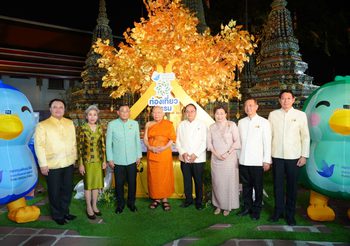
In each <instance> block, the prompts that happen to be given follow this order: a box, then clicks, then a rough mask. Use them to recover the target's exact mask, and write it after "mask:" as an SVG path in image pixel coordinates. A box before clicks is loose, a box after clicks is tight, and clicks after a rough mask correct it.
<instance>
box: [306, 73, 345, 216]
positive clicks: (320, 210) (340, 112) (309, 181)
mask: <svg viewBox="0 0 350 246" xmlns="http://www.w3.org/2000/svg"><path fill="white" fill-rule="evenodd" d="M304 111H305V113H306V114H307V117H308V122H309V128H310V137H311V148H310V158H309V159H308V162H307V164H306V165H305V166H304V167H303V168H302V170H301V171H302V172H301V181H302V182H303V183H304V184H305V185H307V186H308V187H309V188H310V189H311V194H310V205H309V207H308V209H307V214H308V216H309V217H310V218H311V219H312V220H315V221H333V220H334V219H335V213H334V211H333V209H332V208H330V207H329V206H328V199H329V197H332V198H340V199H345V200H350V76H345V77H342V76H337V77H336V78H335V81H333V82H329V83H327V84H325V85H323V86H321V87H319V88H318V89H317V90H316V91H314V92H313V93H312V94H311V95H310V96H309V97H308V99H307V101H306V102H305V105H304ZM347 215H348V217H349V218H350V209H348V211H347Z"/></svg>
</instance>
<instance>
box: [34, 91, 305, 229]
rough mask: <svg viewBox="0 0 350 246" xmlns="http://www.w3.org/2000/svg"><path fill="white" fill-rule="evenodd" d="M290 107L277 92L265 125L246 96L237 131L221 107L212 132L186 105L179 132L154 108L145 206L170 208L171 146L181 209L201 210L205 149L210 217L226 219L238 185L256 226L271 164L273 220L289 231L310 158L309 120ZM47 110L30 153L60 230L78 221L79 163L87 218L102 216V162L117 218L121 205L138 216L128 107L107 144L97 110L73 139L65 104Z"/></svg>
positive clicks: (135, 127) (133, 129) (136, 157)
mask: <svg viewBox="0 0 350 246" xmlns="http://www.w3.org/2000/svg"><path fill="white" fill-rule="evenodd" d="M294 101H295V97H294V95H293V92H292V91H290V90H284V91H282V92H281V93H280V95H279V102H280V104H281V108H280V109H278V110H274V111H272V112H271V113H270V115H269V118H268V120H267V119H265V118H263V117H261V116H259V115H258V114H257V110H258V103H257V101H256V100H255V99H254V98H249V99H247V100H246V101H245V103H244V110H245V112H246V114H247V116H246V117H245V118H243V119H241V120H239V121H238V126H237V125H236V124H235V123H234V122H233V121H230V120H228V119H227V110H226V108H225V107H223V106H219V107H216V108H215V109H214V116H215V123H214V124H212V125H211V126H209V128H208V127H207V126H206V124H205V123H203V122H202V121H200V120H199V119H197V108H196V106H195V105H194V104H188V105H186V107H185V108H184V115H185V119H184V120H183V121H181V122H180V124H179V126H178V128H177V131H176V132H175V128H174V126H173V124H172V122H171V121H169V120H166V119H164V115H165V114H164V112H163V109H162V108H161V107H154V108H153V109H152V117H153V120H152V121H149V122H147V123H146V125H145V134H144V139H143V141H144V144H145V146H146V148H147V178H148V192H149V197H150V198H151V203H150V205H149V208H150V209H156V208H157V207H158V206H161V207H162V208H163V210H164V211H170V210H171V204H170V203H169V200H168V198H169V197H170V196H171V195H172V194H173V193H174V191H175V185H174V170H173V159H172V158H173V153H172V146H173V145H174V144H175V146H176V149H177V151H178V153H179V159H180V162H181V171H182V174H183V182H184V194H185V199H184V201H183V203H182V204H181V207H182V208H186V207H189V206H191V205H192V204H193V205H194V206H195V208H196V209H197V210H201V209H203V207H204V206H203V203H202V202H203V173H204V166H205V164H206V153H207V151H210V152H211V161H210V163H211V164H210V165H211V177H212V202H213V205H214V206H215V210H214V214H216V215H217V214H220V213H221V212H222V213H223V215H224V216H228V215H229V214H230V211H231V210H233V209H237V208H239V207H240V201H239V183H241V184H242V189H243V190H242V201H243V205H242V206H241V210H240V211H239V212H238V213H237V215H238V216H245V215H250V216H251V218H252V219H253V220H259V219H260V212H261V209H262V200H263V173H264V171H267V170H269V169H270V167H271V166H272V171H273V183H274V198H275V208H274V213H273V214H272V216H271V218H270V221H272V222H276V221H278V220H279V219H280V218H282V217H284V218H285V219H286V222H287V224H288V225H295V224H296V221H295V218H294V215H295V206H296V196H297V178H298V170H299V167H301V166H303V165H304V164H305V163H306V158H308V155H309V141H310V138H309V131H308V125H307V119H306V115H305V113H303V112H301V111H299V110H296V109H294V108H293V103H294ZM49 106H50V112H51V116H50V118H48V119H47V120H44V121H42V122H40V123H39V124H38V126H37V128H36V131H35V150H36V154H37V157H38V161H39V166H40V171H41V173H42V174H43V175H44V176H45V177H46V181H47V189H48V194H49V202H50V209H51V216H52V218H53V220H55V221H56V223H57V224H60V225H63V224H65V223H67V222H68V221H69V220H73V219H75V218H76V216H74V215H72V214H70V213H69V204H70V200H71V196H72V187H73V169H74V163H75V162H76V160H78V163H79V171H80V173H81V174H82V175H83V176H84V190H85V191H84V193H85V200H86V215H87V217H88V218H89V219H95V218H96V216H101V215H102V213H101V211H100V210H99V209H98V207H97V199H98V194H99V191H100V190H101V189H102V188H103V169H105V168H106V166H107V164H108V165H109V167H110V168H111V169H112V170H113V171H114V177H115V192H116V199H117V206H116V210H115V212H116V213H117V214H120V213H122V212H123V210H124V208H125V206H127V207H128V208H129V210H130V211H131V212H136V211H137V208H136V206H135V200H136V199H135V196H136V174H137V167H138V165H139V164H140V161H141V158H142V152H141V142H140V129H139V124H138V122H137V121H135V120H132V119H130V108H129V106H128V105H121V106H120V107H119V109H118V111H117V113H118V116H119V117H118V118H117V119H116V120H113V121H111V122H109V124H108V127H107V133H106V138H105V134H104V132H103V129H102V127H101V125H99V124H98V114H99V110H98V108H97V107H96V106H95V105H91V106H90V107H88V109H87V110H86V112H85V116H86V123H85V124H83V125H82V126H81V127H80V128H79V131H78V134H77V136H78V137H77V138H76V133H75V127H74V125H73V122H72V121H71V120H69V119H67V118H64V117H63V115H64V110H65V103H64V101H62V100H60V99H54V100H52V101H51V102H50V105H49ZM285 180H286V188H284V181H285ZM125 182H126V183H127V185H128V195H127V201H125V198H124V184H125ZM192 183H194V187H195V197H193V190H192ZM285 190H286V192H285ZM253 191H254V196H253Z"/></svg>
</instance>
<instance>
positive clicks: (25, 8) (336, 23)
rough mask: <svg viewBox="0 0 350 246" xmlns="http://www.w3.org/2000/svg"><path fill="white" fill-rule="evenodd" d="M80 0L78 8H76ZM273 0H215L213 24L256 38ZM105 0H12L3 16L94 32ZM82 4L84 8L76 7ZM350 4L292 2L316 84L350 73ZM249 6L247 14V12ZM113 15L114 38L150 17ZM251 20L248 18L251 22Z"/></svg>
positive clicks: (122, 7)
mask: <svg viewBox="0 0 350 246" xmlns="http://www.w3.org/2000/svg"><path fill="white" fill-rule="evenodd" d="M73 2H74V6H73V5H72V4H73ZM271 2H272V0H211V1H210V4H211V7H210V9H206V20H207V24H208V25H209V26H210V27H211V29H212V30H213V31H217V30H218V28H219V26H220V24H221V23H224V24H226V23H228V21H229V20H230V19H234V20H237V21H238V24H245V22H246V20H247V22H248V25H249V31H251V32H252V33H253V34H254V32H256V31H259V30H261V27H262V25H263V23H264V22H265V21H266V18H267V15H268V13H269V12H270V10H271V7H270V4H271ZM98 4H99V0H85V1H82V0H70V1H68V0H57V1H55V0H47V1H42V0H34V1H28V0H21V1H19V0H10V1H2V3H1V7H0V15H4V16H9V17H16V18H21V19H27V20H33V21H38V22H42V23H48V24H54V25H60V26H64V27H71V28H76V29H82V30H86V31H92V30H93V29H94V27H95V26H96V19H97V16H98ZM76 5H78V6H76ZM348 5H349V4H348V0H289V1H288V5H287V9H289V10H290V12H291V14H292V16H293V18H294V17H295V18H296V24H297V29H296V30H295V35H296V36H297V38H298V39H299V45H300V52H301V54H302V57H303V60H304V61H305V62H307V63H308V64H309V69H308V70H307V71H306V73H307V74H309V75H311V76H313V77H314V78H315V79H314V83H315V84H323V83H325V82H329V81H331V80H333V78H334V76H335V75H350V63H349V62H348V60H349V57H350V8H349V7H348ZM246 6H247V10H248V11H245V10H246ZM106 7H107V15H108V19H109V20H110V23H109V25H110V27H111V28H112V32H113V34H114V35H117V36H122V33H123V32H124V31H125V30H126V28H127V27H132V26H133V22H134V21H139V19H140V17H141V16H144V17H145V16H146V15H147V13H146V10H145V8H144V6H143V1H142V0H125V1H123V0H106ZM246 16H247V17H248V18H246Z"/></svg>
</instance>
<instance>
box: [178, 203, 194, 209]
mask: <svg viewBox="0 0 350 246" xmlns="http://www.w3.org/2000/svg"><path fill="white" fill-rule="evenodd" d="M192 204H193V202H183V203H182V204H181V205H180V207H182V208H187V207H189V206H191V205H192Z"/></svg>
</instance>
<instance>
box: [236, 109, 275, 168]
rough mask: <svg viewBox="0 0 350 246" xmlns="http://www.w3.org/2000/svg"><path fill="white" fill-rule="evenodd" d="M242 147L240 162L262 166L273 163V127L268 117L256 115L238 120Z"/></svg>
mask: <svg viewBox="0 0 350 246" xmlns="http://www.w3.org/2000/svg"><path fill="white" fill-rule="evenodd" d="M238 130H239V135H240V138H241V144H242V148H241V151H240V154H239V164H241V165H245V166H262V165H263V163H271V127H270V123H269V121H268V120H267V119H265V118H263V117H261V116H259V115H257V114H256V115H255V116H253V117H252V118H249V117H245V118H243V119H241V120H239V121H238Z"/></svg>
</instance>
